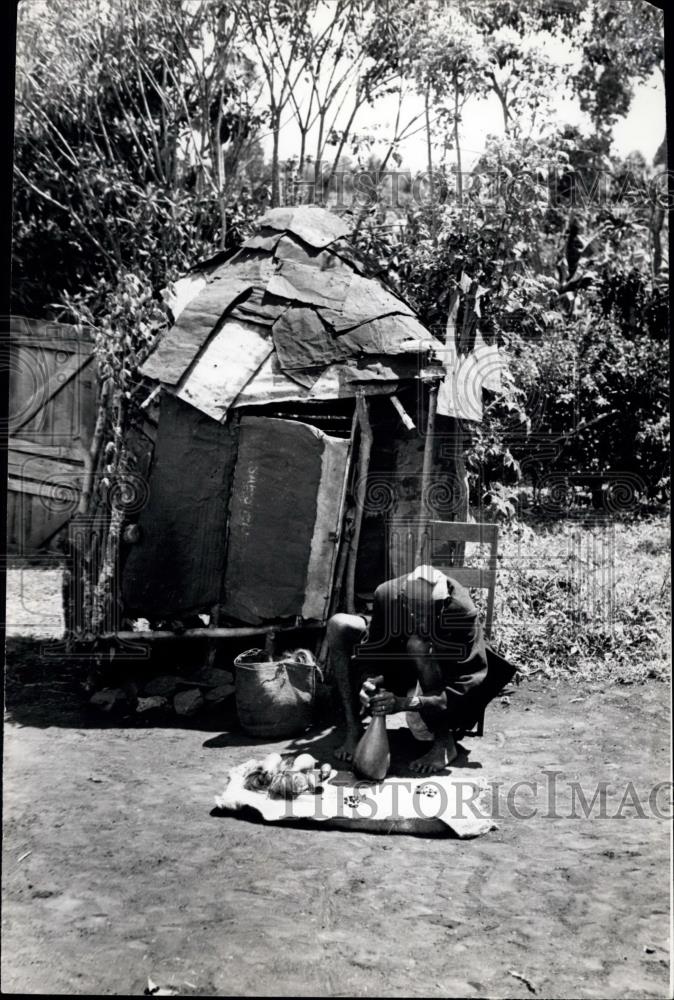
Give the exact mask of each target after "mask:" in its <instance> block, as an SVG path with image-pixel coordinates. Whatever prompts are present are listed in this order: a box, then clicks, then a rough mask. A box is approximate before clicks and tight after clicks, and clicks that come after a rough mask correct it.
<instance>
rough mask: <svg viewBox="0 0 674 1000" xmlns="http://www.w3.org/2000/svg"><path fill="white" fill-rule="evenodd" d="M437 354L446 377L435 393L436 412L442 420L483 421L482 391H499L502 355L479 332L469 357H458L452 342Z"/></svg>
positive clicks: (502, 371)
mask: <svg viewBox="0 0 674 1000" xmlns="http://www.w3.org/2000/svg"><path fill="white" fill-rule="evenodd" d="M438 354H439V355H440V357H441V358H442V360H443V363H444V367H445V378H444V381H443V382H441V383H440V388H439V390H438V413H439V414H440V415H441V416H443V417H462V418H463V419H464V420H475V421H481V420H482V390H483V389H490V390H492V391H495V392H498V391H499V390H500V389H501V388H502V376H503V373H504V371H505V370H506V361H505V356H504V354H503V352H502V351H500V350H499V348H498V346H497V345H496V344H487V343H485V341H484V340H483V338H482V336H481V334H480V332H479V330H478V331H477V332H476V335H475V345H474V347H473V350H472V351H471V352H470V353H469V354H460V353H459V352H458V350H457V348H456V346H455V345H454V343H453V342H450V343H448V344H447V345H445V346H444V347H443V348H442V351H439V352H438Z"/></svg>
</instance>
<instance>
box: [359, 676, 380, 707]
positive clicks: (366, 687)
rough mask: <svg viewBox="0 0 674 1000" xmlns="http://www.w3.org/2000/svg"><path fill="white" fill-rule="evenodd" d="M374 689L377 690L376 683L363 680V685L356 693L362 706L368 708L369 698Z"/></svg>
mask: <svg viewBox="0 0 674 1000" xmlns="http://www.w3.org/2000/svg"><path fill="white" fill-rule="evenodd" d="M376 690H377V685H376V684H373V683H372V681H367V680H366V681H363V686H362V688H361V689H360V692H359V694H358V697H359V698H360V703H361V705H362V706H363V708H366V709H368V710H369V708H370V699H371V698H372V695H373V694H374V693H375V692H376Z"/></svg>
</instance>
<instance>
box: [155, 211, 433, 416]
mask: <svg viewBox="0 0 674 1000" xmlns="http://www.w3.org/2000/svg"><path fill="white" fill-rule="evenodd" d="M347 233H348V228H347V227H346V225H345V224H344V222H343V221H342V220H341V219H340V218H339V217H338V216H336V215H334V214H333V213H331V212H328V211H326V210H325V209H322V208H318V207H316V206H310V205H302V206H297V207H289V208H275V209H271V210H270V211H268V212H267V213H266V214H265V215H263V216H262V217H261V218H260V220H259V222H258V228H257V231H256V233H255V235H253V236H252V237H251V238H250V239H248V240H246V242H245V243H244V244H243V246H242V247H241V248H240V249H239V250H238V251H237V252H236V253H234V254H231V253H230V254H222V255H219V256H218V257H215V258H213V259H212V260H210V261H205V262H203V263H202V264H199V265H197V266H196V267H195V268H193V269H192V271H190V273H189V274H188V275H186V276H185V277H184V278H182V279H181V280H180V281H178V282H177V283H176V285H175V286H174V289H173V291H172V294H171V296H170V297H169V304H170V305H171V308H172V311H173V314H174V319H175V323H174V325H173V327H172V328H171V329H169V330H168V331H167V332H166V333H165V334H164V335H163V336H162V337H161V338H160V340H159V343H158V344H157V345H156V347H155V349H154V350H153V352H152V353H151V354H150V355H149V357H148V358H147V360H146V361H145V363H144V365H143V366H142V368H141V371H142V372H143V374H144V375H146V376H148V377H150V378H153V379H157V380H158V381H160V382H162V383H163V384H164V385H165V386H166V387H167V388H169V390H170V391H171V392H173V393H174V394H175V395H177V396H178V397H179V398H182V399H184V400H186V401H188V402H190V403H192V404H193V405H195V406H197V407H198V408H199V409H201V410H202V411H203V412H205V413H208V414H209V415H210V416H212V417H214V418H215V419H218V420H222V419H224V418H225V416H226V414H227V412H228V410H229V409H230V408H231V407H233V406H244V405H251V404H253V403H266V402H272V401H273V402H277V401H280V400H286V399H329V398H334V397H337V396H353V395H355V394H356V392H357V391H358V390H359V389H360V390H361V391H362V390H364V391H367V392H395V391H396V386H397V383H398V382H399V381H401V380H403V379H409V378H413V377H414V376H415V375H418V373H419V370H420V359H421V358H425V357H427V355H428V354H429V353H430V351H431V350H432V349H442V346H443V345H442V344H441V342H440V341H438V340H436V339H435V338H434V337H433V336H432V334H431V333H430V332H429V331H428V330H427V329H426V328H425V327H424V326H423V325H422V324H421V323H420V322H419V321H418V319H417V318H416V317H415V315H414V311H413V310H412V309H411V308H410V306H409V305H408V304H407V303H406V302H405V301H404V300H403V299H401V298H400V297H399V296H397V295H396V294H395V293H394V292H393V291H392V290H391V289H389V288H387V287H386V286H385V285H384V284H383V283H382V282H381V281H379V280H378V279H377V278H372V277H367V276H366V274H365V273H364V269H363V267H362V265H361V264H360V263H359V262H358V260H357V258H356V257H355V256H354V255H353V253H352V252H351V251H350V249H349V245H348V243H347V242H346V239H345V238H346V236H347Z"/></svg>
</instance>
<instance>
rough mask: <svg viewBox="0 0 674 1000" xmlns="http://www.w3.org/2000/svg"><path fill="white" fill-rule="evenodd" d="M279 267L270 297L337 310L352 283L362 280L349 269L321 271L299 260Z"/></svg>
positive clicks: (271, 287)
mask: <svg viewBox="0 0 674 1000" xmlns="http://www.w3.org/2000/svg"><path fill="white" fill-rule="evenodd" d="M279 267H280V270H278V271H276V272H275V273H274V274H273V275H272V277H271V278H270V280H269V283H268V285H267V291H268V292H269V294H270V295H278V296H279V297H280V298H286V299H290V300H291V301H295V302H306V303H307V304H308V305H310V306H325V307H326V308H329V309H336V310H338V309H340V308H341V305H342V303H343V302H344V300H345V299H346V296H347V294H348V292H349V286H350V284H351V281H352V280H353V279H355V278H357V277H358V275H355V274H354V273H353V271H352V270H351V268H349V267H341V268H330V269H328V270H326V271H321V270H320V268H317V267H313V266H312V265H311V264H299V263H298V262H297V261H295V260H284V261H281V262H280V265H279Z"/></svg>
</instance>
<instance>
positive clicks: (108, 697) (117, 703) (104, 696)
mask: <svg viewBox="0 0 674 1000" xmlns="http://www.w3.org/2000/svg"><path fill="white" fill-rule="evenodd" d="M89 704H90V705H93V707H94V708H98V709H99V710H100V711H101V712H112V711H113V710H114V709H115V708H121V707H126V706H127V705H128V701H127V697H126V695H125V694H124V692H123V691H121V690H120V689H119V688H103V690H102V691H97V692H96V693H95V694H94V695H92V696H91V698H90V699H89Z"/></svg>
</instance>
